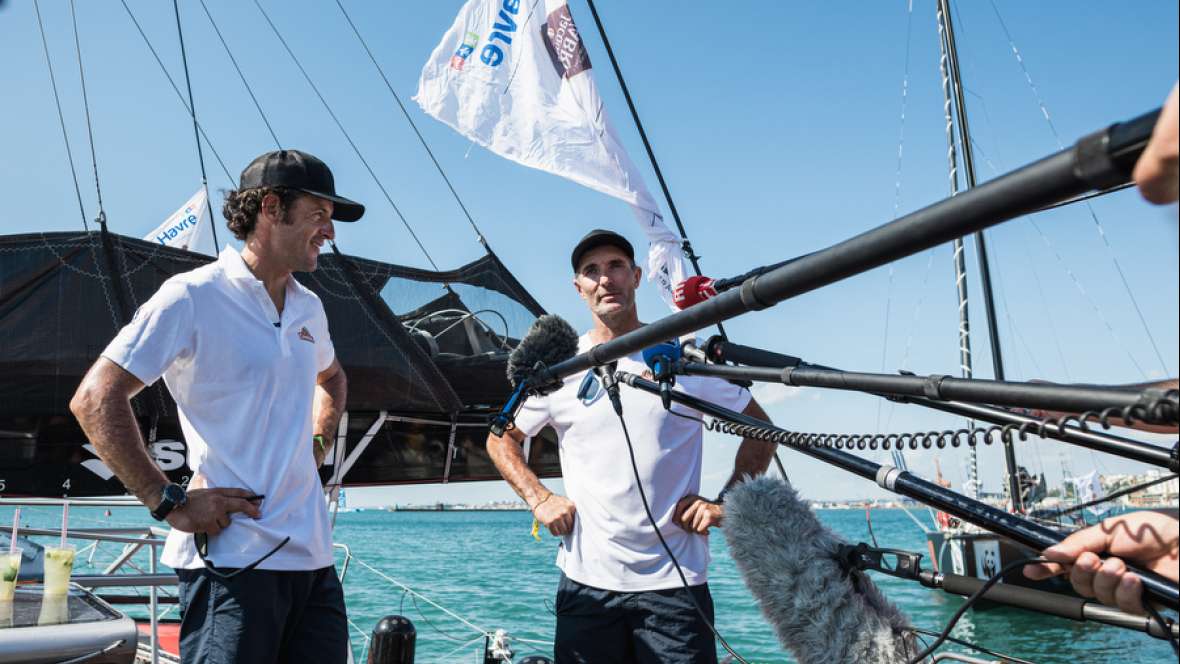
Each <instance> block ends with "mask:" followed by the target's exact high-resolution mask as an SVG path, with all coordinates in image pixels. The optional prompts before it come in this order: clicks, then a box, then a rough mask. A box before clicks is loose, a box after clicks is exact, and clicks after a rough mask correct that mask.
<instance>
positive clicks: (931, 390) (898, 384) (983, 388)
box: [681, 362, 1175, 419]
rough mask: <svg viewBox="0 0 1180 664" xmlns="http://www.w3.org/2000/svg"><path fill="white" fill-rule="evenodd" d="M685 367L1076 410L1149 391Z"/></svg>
mask: <svg viewBox="0 0 1180 664" xmlns="http://www.w3.org/2000/svg"><path fill="white" fill-rule="evenodd" d="M681 368H682V370H683V372H684V373H686V374H698V375H706V376H717V377H719V378H726V379H736V380H756V381H763V382H781V383H784V384H786V385H795V386H798V387H825V388H828V389H834V390H849V391H855V392H872V393H875V394H892V395H898V396H903V397H925V398H927V399H931V400H937V401H972V402H979V403H989V404H998V405H1001V406H1018V407H1026V408H1043V409H1045V410H1057V411H1065V412H1071V413H1080V412H1085V411H1101V410H1103V409H1106V408H1112V407H1117V408H1127V407H1130V406H1135V405H1142V402H1141V400H1140V398H1141V396H1142V394H1143V392H1142V391H1140V390H1136V389H1133V388H1127V387H1105V386H1101V385H1060V384H1057V383H1017V382H1007V381H998V380H986V379H982V378H955V377H953V376H946V375H940V374H933V375H930V376H911V375H896V374H878V373H862V372H859V371H840V370H839V369H829V368H827V367H818V366H814V365H808V364H801V365H799V366H795V367H787V368H785V369H762V368H759V367H731V366H725V365H720V364H699V363H696V362H685V363H684V364H683V365H682V366H681ZM1161 395H1162V392H1161ZM1144 414H1149V413H1144ZM1174 416H1175V413H1174V412H1173V413H1170V414H1165V419H1167V418H1169V417H1174ZM1141 419H1143V418H1141Z"/></svg>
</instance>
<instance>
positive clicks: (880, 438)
mask: <svg viewBox="0 0 1180 664" xmlns="http://www.w3.org/2000/svg"><path fill="white" fill-rule="evenodd" d="M1176 399H1177V392H1176V391H1175V390H1172V391H1169V392H1168V393H1166V394H1165V395H1163V396H1161V397H1159V398H1156V399H1154V400H1152V401H1150V402H1148V403H1147V404H1135V405H1132V406H1126V407H1112V408H1106V409H1103V410H1101V411H1086V412H1083V413H1078V414H1076V415H1068V416H1065V417H1062V418H1055V417H1046V418H1042V419H1040V420H1037V421H1032V422H1025V423H1023V424H1004V425H992V426H988V427H974V428H964V429H943V430H942V431H919V432H913V433H909V432H907V433H808V432H800V431H787V430H785V429H780V428H777V427H762V426H752V425H749V424H738V423H735V422H729V421H725V420H718V419H714V420H712V421H709V422H705V428H707V429H708V430H709V431H717V432H720V433H726V434H731V435H735V436H741V437H743V438H754V439H757V440H764V441H767V442H771V443H778V444H780V445H789V446H791V447H797V448H808V447H826V448H834V449H837V450H841V449H843V450H854V449H855V450H864V449H870V450H876V449H883V450H889V449H893V448H897V449H899V450H904V449H907V448H908V449H910V450H917V449H918V448H919V447H921V448H922V449H926V450H928V449H931V448H938V449H944V448H946V447H947V445H950V446H951V447H960V446H962V445H964V444H966V445H968V446H970V447H975V446H977V445H979V444H980V441H981V440H982V442H983V444H985V445H990V444H991V443H992V441H993V439H996V438H998V439H999V440H1000V441H1001V442H1004V443H1010V442H1013V441H1014V440H1021V441H1024V440H1028V438H1029V436H1037V437H1040V438H1047V437H1048V433H1050V432H1056V433H1062V432H1064V431H1065V427H1067V426H1070V425H1072V426H1076V427H1077V428H1079V429H1081V430H1083V431H1089V430H1090V427H1089V424H1090V423H1091V422H1097V423H1098V424H1100V425H1101V426H1102V428H1104V429H1109V428H1111V427H1113V426H1115V425H1114V423H1112V422H1111V420H1112V419H1113V418H1120V419H1122V420H1123V423H1125V424H1127V425H1130V424H1133V423H1135V422H1161V421H1168V420H1174V419H1175V417H1176V414H1177V412H1180V411H1178V410H1177V407H1176V403H1175V401H1176Z"/></svg>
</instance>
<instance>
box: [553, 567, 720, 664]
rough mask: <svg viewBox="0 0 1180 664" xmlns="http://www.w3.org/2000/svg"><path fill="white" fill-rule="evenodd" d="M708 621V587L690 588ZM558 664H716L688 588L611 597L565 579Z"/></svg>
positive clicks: (714, 649)
mask: <svg viewBox="0 0 1180 664" xmlns="http://www.w3.org/2000/svg"><path fill="white" fill-rule="evenodd" d="M689 590H690V591H691V592H692V594H693V597H695V598H696V600H697V603H698V604H700V605H701V609H702V610H703V611H704V612H705V615H706V616H707V617H708V619H709V622H710V623H712V622H713V598H712V596H710V595H709V586H708V584H703V585H699V586H692V587H691V588H690V589H689ZM554 609H555V611H556V612H557V634H556V636H555V638H554V641H555V643H554V645H553V654H554V657H555V658H556V660H557V661H556V664H574V663H575V662H577V663H579V664H581V663H583V662H584V663H586V664H599V663H600V662H612V663H615V662H617V663H619V664H627V663H630V662H635V663H637V664H638V663H642V664H648V663H656V662H658V663H659V664H716V663H717V646H716V644H715V643H714V640H713V632H712V631H711V630H710V629H709V627H708V625H706V624H705V622H704V621H702V620H701V617H700V615H699V614H698V613H697V611H696V609H695V608H693V604H692V600H690V599H689V598H688V595H687V593H686V592H685V590H684V588H673V589H670V590H649V591H646V592H634V593H624V592H613V591H610V590H601V589H598V588H591V587H590V586H586V585H582V584H580V583H578V582H577V581H573V580H571V579H569V578H568V577H566V575H565V574H562V575H561V581H560V582H559V583H558V585H557V600H556V602H555V604H554Z"/></svg>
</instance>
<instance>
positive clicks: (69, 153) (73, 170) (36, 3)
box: [33, 0, 90, 233]
mask: <svg viewBox="0 0 1180 664" xmlns="http://www.w3.org/2000/svg"><path fill="white" fill-rule="evenodd" d="M33 9H34V10H35V11H36V12H37V28H38V29H39V30H40V31H41V47H42V48H43V49H44V51H45V66H46V67H48V68H49V84H50V85H51V86H52V87H53V103H54V104H55V105H56V106H57V121H58V123H59V124H60V125H61V137H62V139H63V140H64V141H65V144H66V157H67V158H68V159H69V160H70V177H72V178H73V179H74V194H76V195H77V197H78V212H79V213H80V214H81V215H82V228H84V229H85V230H86V232H87V233H89V232H90V223H89V222H87V221H86V206H85V205H84V204H83V203H82V187H81V186H80V185H79V184H78V169H77V167H76V166H74V152H73V150H71V149H70V134H69V132H68V131H66V118H65V114H63V113H62V110H61V96H60V95H59V94H58V92H57V77H56V76H54V75H53V60H52V59H51V58H50V57H49V41H48V40H47V39H46V38H45V23H44V22H43V21H42V20H41V0H33Z"/></svg>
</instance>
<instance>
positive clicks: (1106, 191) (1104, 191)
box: [1033, 182, 1135, 212]
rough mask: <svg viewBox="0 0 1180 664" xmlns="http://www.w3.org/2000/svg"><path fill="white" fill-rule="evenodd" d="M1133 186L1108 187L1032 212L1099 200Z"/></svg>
mask: <svg viewBox="0 0 1180 664" xmlns="http://www.w3.org/2000/svg"><path fill="white" fill-rule="evenodd" d="M1134 186H1135V183H1134V182H1127V183H1125V184H1120V185H1117V186H1114V187H1109V188H1107V189H1100V190H1098V191H1094V192H1091V193H1088V194H1083V195H1081V196H1074V197H1073V198H1070V199H1067V200H1064V201H1061V202H1060V203H1054V204H1053V205H1046V206H1045V207H1043V208H1039V209H1036V210H1033V212H1044V211H1045V210H1052V209H1054V208H1059V207H1065V206H1066V205H1073V204H1074V203H1081V202H1083V201H1088V200H1091V199H1094V198H1099V197H1101V196H1106V195H1107V194H1113V193H1115V192H1118V191H1122V190H1124V189H1130V188H1131V187H1134Z"/></svg>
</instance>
